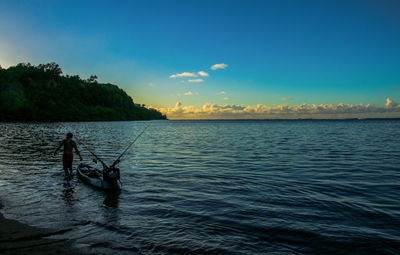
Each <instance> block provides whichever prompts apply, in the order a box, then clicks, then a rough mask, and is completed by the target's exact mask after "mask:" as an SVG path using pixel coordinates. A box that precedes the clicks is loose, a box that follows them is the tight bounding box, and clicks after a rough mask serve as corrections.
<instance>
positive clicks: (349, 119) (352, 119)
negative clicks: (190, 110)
mask: <svg viewBox="0 0 400 255" xmlns="http://www.w3.org/2000/svg"><path fill="white" fill-rule="evenodd" d="M168 120H172V121H174V120H179V121H363V120H400V118H346V119H311V118H307V119H168Z"/></svg>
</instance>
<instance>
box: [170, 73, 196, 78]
mask: <svg viewBox="0 0 400 255" xmlns="http://www.w3.org/2000/svg"><path fill="white" fill-rule="evenodd" d="M181 77H197V74H196V73H189V72H183V73H177V74H172V75H170V76H169V78H181Z"/></svg>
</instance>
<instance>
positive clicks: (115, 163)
mask: <svg viewBox="0 0 400 255" xmlns="http://www.w3.org/2000/svg"><path fill="white" fill-rule="evenodd" d="M149 126H150V125H147V126H146V127H145V128H144V129H143V131H142V132H141V133H140V134H139V135H138V136H136V138H135V140H133V142H131V144H129V145H128V147H127V148H126V149H125V150H124V152H122V153H121V155H119V157H118V158H117V159H116V160H115V161H114V163H113V164H112V165H111V167H114V166H116V165H117V164H118V163H119V162H120V159H121V157H122V156H123V155H124V154H125V153H126V152H127V151H128V150H129V148H130V147H131V146H132V145H133V144H134V143H135V142H136V140H137V139H139V137H140V136H141V135H142V134H143V133H144V131H146V129H147V128H148V127H149Z"/></svg>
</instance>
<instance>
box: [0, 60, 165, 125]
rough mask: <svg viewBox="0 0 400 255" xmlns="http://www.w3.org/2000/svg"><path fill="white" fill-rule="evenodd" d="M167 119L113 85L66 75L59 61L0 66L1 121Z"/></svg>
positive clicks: (94, 79)
mask: <svg viewBox="0 0 400 255" xmlns="http://www.w3.org/2000/svg"><path fill="white" fill-rule="evenodd" d="M151 119H166V116H165V115H162V114H161V113H160V112H158V111H156V110H155V109H148V108H146V107H144V105H138V104H135V103H134V102H133V100H132V98H131V97H130V96H128V95H127V94H126V93H125V91H123V90H122V89H120V88H118V86H116V85H113V84H102V83H98V82H97V77H96V76H91V77H90V78H89V79H87V80H84V79H81V78H80V77H79V76H77V75H75V76H69V75H65V76H64V75H63V74H62V70H61V68H60V66H59V65H58V64H56V63H49V64H40V65H38V66H33V65H31V64H29V63H28V64H26V63H21V64H18V65H17V66H12V67H9V68H8V69H1V68H0V121H108V120H151Z"/></svg>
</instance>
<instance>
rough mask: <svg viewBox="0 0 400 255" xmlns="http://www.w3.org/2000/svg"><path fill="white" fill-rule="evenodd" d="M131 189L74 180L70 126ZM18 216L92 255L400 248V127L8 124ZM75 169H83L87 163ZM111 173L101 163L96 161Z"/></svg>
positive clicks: (5, 149)
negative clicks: (65, 163) (63, 147)
mask: <svg viewBox="0 0 400 255" xmlns="http://www.w3.org/2000/svg"><path fill="white" fill-rule="evenodd" d="M149 123H150V124H151V125H150V128H149V129H148V130H147V131H146V132H145V133H144V134H143V136H142V137H141V138H140V139H139V140H138V141H137V142H136V143H135V144H134V146H133V148H131V149H130V150H129V151H128V153H127V154H126V155H125V157H124V158H123V161H122V162H121V164H120V168H121V176H122V177H121V178H122V182H123V190H122V191H121V192H116V193H115V192H103V191H100V190H96V189H93V188H92V187H90V186H88V185H86V184H84V183H83V182H81V181H80V180H79V179H78V178H77V177H76V176H74V177H73V178H71V179H67V178H66V177H65V175H64V171H63V169H62V161H61V160H60V155H58V156H56V157H53V156H51V155H52V153H53V152H54V150H55V148H56V146H57V145H58V143H59V142H60V141H61V140H62V139H64V137H65V134H66V133H67V132H70V131H72V132H73V133H74V135H75V136H76V138H77V139H78V141H79V142H80V143H79V144H78V147H79V148H80V151H81V152H82V154H83V157H84V162H86V163H88V164H92V165H93V166H96V164H95V163H94V162H92V158H91V156H90V154H89V153H88V152H87V151H85V149H84V148H83V146H82V144H85V145H86V146H87V147H88V148H89V149H90V150H93V151H94V152H95V153H96V154H98V155H100V156H101V158H102V159H103V160H104V161H105V162H106V163H111V162H113V161H114V160H115V158H116V157H117V156H118V155H119V154H120V153H121V152H122V151H123V150H124V149H125V148H126V146H127V145H128V144H129V143H130V142H131V141H132V140H133V139H134V137H135V136H136V135H137V134H139V133H140V132H141V131H142V130H143V128H144V126H145V125H147V124H149ZM0 134H2V136H1V137H0V140H1V143H0V199H1V200H2V201H3V204H4V208H3V209H2V212H4V214H5V216H7V217H10V218H14V219H17V220H20V221H22V222H25V223H28V224H31V225H35V226H40V227H48V228H53V229H56V230H62V229H72V230H71V231H67V232H65V233H64V234H63V235H60V238H66V239H71V240H75V241H76V244H77V245H78V246H79V247H83V248H85V249H86V250H87V251H88V252H91V253H93V254H97V253H101V254H115V253H119V254H138V253H139V254H269V253H271V254H273V253H275V254H348V253H352V254H397V253H399V250H400V249H399V247H400V241H399V240H400V234H399V233H400V211H399V210H398V208H400V200H399V199H398V198H399V197H400V190H399V189H398V184H399V183H400V171H399V165H400V150H399V146H398V145H399V144H400V121H398V120H391V121H390V120H382V121H374V120H364V121H153V122H86V123H24V124H21V123H2V124H0ZM78 163H79V162H78V161H75V162H74V166H75V167H76V166H77V165H78ZM97 167H99V164H97Z"/></svg>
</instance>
